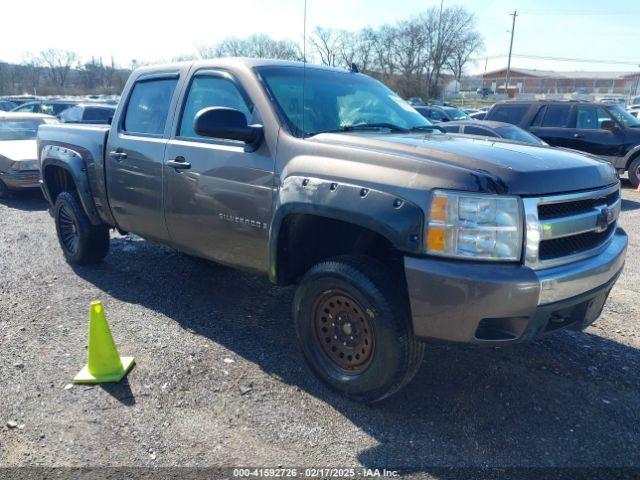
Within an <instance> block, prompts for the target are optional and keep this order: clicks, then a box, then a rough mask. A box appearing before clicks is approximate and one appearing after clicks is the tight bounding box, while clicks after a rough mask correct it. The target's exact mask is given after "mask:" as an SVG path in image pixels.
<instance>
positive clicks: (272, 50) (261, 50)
mask: <svg viewBox="0 0 640 480" xmlns="http://www.w3.org/2000/svg"><path fill="white" fill-rule="evenodd" d="M198 54H199V55H200V57H201V58H219V57H250V58H277V59H280V60H301V59H302V52H301V51H300V47H299V46H298V44H296V43H295V42H293V41H291V40H274V39H273V38H271V37H269V36H268V35H265V34H257V35H251V36H250V37H247V38H236V37H229V38H225V39H224V40H222V41H221V42H219V43H217V44H214V45H200V46H199V47H198Z"/></svg>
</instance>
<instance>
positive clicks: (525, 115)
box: [484, 100, 640, 188]
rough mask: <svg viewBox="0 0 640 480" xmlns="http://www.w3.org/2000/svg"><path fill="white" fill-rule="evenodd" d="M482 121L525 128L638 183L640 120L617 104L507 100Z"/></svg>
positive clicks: (495, 107) (632, 182)
mask: <svg viewBox="0 0 640 480" xmlns="http://www.w3.org/2000/svg"><path fill="white" fill-rule="evenodd" d="M484 119H485V120H494V121H498V122H507V123H512V124H514V125H517V126H519V127H520V128H522V129H524V130H528V131H529V132H531V133H533V134H534V135H536V136H537V137H539V138H541V139H542V140H544V141H545V142H547V143H548V144H549V145H553V146H554V147H563V148H570V149H574V150H579V151H581V152H585V153H589V154H591V155H596V156H598V157H599V158H602V159H604V160H607V161H608V162H611V164H612V165H613V166H614V167H615V168H616V169H617V170H618V173H619V174H623V173H625V172H627V173H628V175H629V182H631V185H633V187H634V188H637V187H638V185H640V120H638V119H637V118H635V117H634V116H633V115H631V114H630V113H629V112H627V111H626V110H625V109H624V108H623V107H622V106H620V104H619V103H613V104H612V103H602V102H582V101H563V100H533V101H532V100H524V101H523V100H515V101H514V100H508V101H503V102H498V103H496V104H495V105H494V106H493V107H491V109H490V110H489V112H488V113H487V115H486V116H485V117H484Z"/></svg>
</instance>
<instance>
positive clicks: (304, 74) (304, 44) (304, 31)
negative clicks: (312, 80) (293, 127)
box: [302, 0, 307, 136]
mask: <svg viewBox="0 0 640 480" xmlns="http://www.w3.org/2000/svg"><path fill="white" fill-rule="evenodd" d="M302 62H303V63H302V135H303V136H305V135H306V130H305V129H304V117H305V114H304V92H305V87H306V82H307V0H304V21H303V25H302Z"/></svg>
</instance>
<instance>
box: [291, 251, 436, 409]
mask: <svg viewBox="0 0 640 480" xmlns="http://www.w3.org/2000/svg"><path fill="white" fill-rule="evenodd" d="M402 283H403V282H401V281H398V279H397V277H396V276H395V275H393V274H392V272H390V271H389V270H388V269H387V268H386V267H384V266H383V265H382V264H380V263H379V262H377V261H376V260H374V259H372V258H367V257H352V256H345V257H336V258H335V259H332V260H328V261H325V262H322V263H319V264H317V265H316V266H314V267H313V268H311V270H309V272H307V274H306V275H305V277H304V279H303V280H302V283H301V284H300V286H299V287H298V290H297V292H296V295H295V299H294V319H295V322H296V331H297V334H298V340H299V342H300V345H301V348H302V352H303V354H304V356H305V358H306V360H307V361H308V363H309V365H310V366H311V368H312V369H313V370H314V371H315V372H316V374H317V375H318V376H319V377H320V378H321V379H322V380H323V381H324V382H325V383H327V384H328V385H329V386H330V387H332V388H333V389H335V390H338V391H339V392H341V393H343V394H345V395H346V396H348V397H349V398H351V399H353V400H356V401H361V402H368V403H370V402H376V401H380V400H382V399H384V398H386V397H388V396H390V395H392V394H394V393H395V392H397V391H398V390H400V389H401V388H402V387H403V386H404V385H406V384H407V383H409V381H410V380H411V379H412V378H413V376H414V375H415V373H416V372H417V370H418V368H419V366H420V364H421V362H422V358H423V354H424V345H423V344H422V343H420V342H418V341H416V339H415V337H414V336H413V332H412V329H411V322H410V317H409V308H408V302H407V299H406V293H405V290H404V288H402V287H401V285H402Z"/></svg>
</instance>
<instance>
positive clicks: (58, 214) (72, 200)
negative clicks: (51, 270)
mask: <svg viewBox="0 0 640 480" xmlns="http://www.w3.org/2000/svg"><path fill="white" fill-rule="evenodd" d="M53 215H54V218H55V222H56V231H57V233H58V241H59V242H60V246H61V247H62V251H63V253H64V256H65V257H66V259H67V261H68V262H69V263H73V264H78V265H87V264H92V263H98V262H100V261H101V260H102V259H103V258H104V257H105V256H106V255H107V253H108V252H109V228H108V227H107V226H106V225H93V224H92V223H91V221H90V220H89V217H87V214H86V213H85V211H84V209H83V208H82V204H81V203H80V200H79V199H78V197H77V195H76V194H75V193H70V192H62V193H60V194H59V195H58V198H57V199H56V204H55V206H54V209H53Z"/></svg>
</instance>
